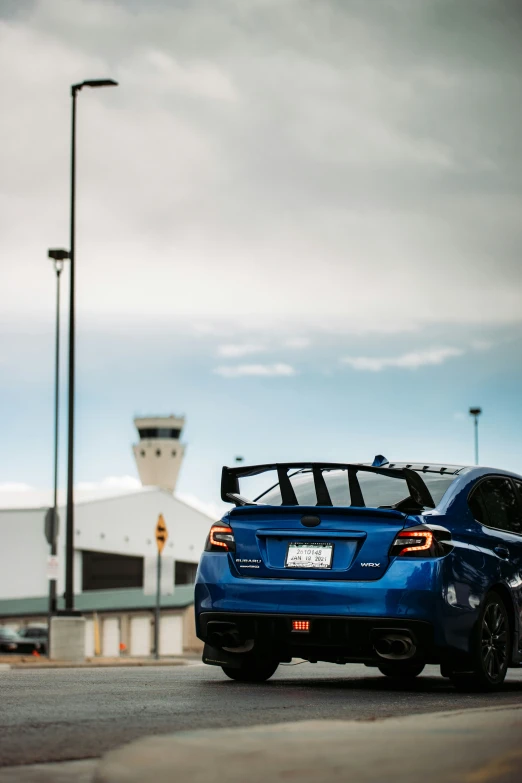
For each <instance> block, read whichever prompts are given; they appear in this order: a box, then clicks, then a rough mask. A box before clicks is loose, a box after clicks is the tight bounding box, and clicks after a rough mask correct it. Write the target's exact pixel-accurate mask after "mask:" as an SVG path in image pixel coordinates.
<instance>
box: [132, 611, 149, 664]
mask: <svg viewBox="0 0 522 783" xmlns="http://www.w3.org/2000/svg"><path fill="white" fill-rule="evenodd" d="M150 646H151V621H150V617H147V616H142V617H131V620H130V651H129V652H130V655H134V656H139V657H142V656H145V655H150Z"/></svg>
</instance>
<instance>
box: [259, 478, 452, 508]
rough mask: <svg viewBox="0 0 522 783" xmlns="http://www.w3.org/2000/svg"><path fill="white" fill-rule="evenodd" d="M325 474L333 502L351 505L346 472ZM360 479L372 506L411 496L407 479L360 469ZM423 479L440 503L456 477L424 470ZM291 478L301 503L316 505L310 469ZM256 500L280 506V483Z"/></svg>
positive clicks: (391, 503)
mask: <svg viewBox="0 0 522 783" xmlns="http://www.w3.org/2000/svg"><path fill="white" fill-rule="evenodd" d="M323 476H324V480H325V482H326V486H327V487H328V492H329V493H330V497H331V499H332V504H333V505H334V506H351V505H352V503H351V498H350V489H349V486H348V473H347V471H345V470H325V471H323ZM357 478H358V480H359V485H360V487H361V491H362V495H363V498H364V503H365V505H366V506H368V507H370V508H382V507H389V506H394V505H395V504H396V503H399V502H400V501H401V500H404V499H405V498H407V497H408V496H409V492H408V485H407V484H406V481H405V479H402V478H393V477H391V476H383V475H379V474H378V473H365V472H364V471H359V472H358V473H357ZM422 478H423V480H424V482H425V483H426V485H427V487H428V489H429V491H430V492H431V496H432V498H433V501H434V503H435V505H436V506H437V505H438V504H439V503H440V501H441V500H442V496H443V495H444V493H445V492H446V490H447V489H448V487H449V485H450V484H451V483H452V482H453V481H454V480H455V478H456V477H455V476H443V475H441V474H440V473H423V474H422ZM290 481H291V482H292V486H293V488H294V492H295V494H296V497H297V500H298V503H299V505H300V506H315V505H317V496H316V494H315V485H314V480H313V476H312V473H311V472H310V471H299V472H298V473H294V475H293V476H290ZM256 500H257V501H259V502H261V503H266V504H268V505H270V506H280V505H281V503H282V498H281V492H280V491H279V485H278V486H276V487H273V488H272V489H269V490H268V491H266V492H265V493H263V494H262V495H260V496H259V497H258V498H256Z"/></svg>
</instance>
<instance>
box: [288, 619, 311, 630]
mask: <svg viewBox="0 0 522 783" xmlns="http://www.w3.org/2000/svg"><path fill="white" fill-rule="evenodd" d="M309 630H310V620H292V631H300V632H301V633H308V631H309Z"/></svg>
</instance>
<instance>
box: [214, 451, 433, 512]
mask: <svg viewBox="0 0 522 783" xmlns="http://www.w3.org/2000/svg"><path fill="white" fill-rule="evenodd" d="M269 470H275V471H276V472H277V479H278V484H279V491H280V492H281V500H282V504H281V505H283V506H298V505H299V503H298V501H297V497H296V494H295V492H294V488H293V486H292V482H291V481H290V477H289V475H288V471H289V470H295V471H300V470H307V471H311V472H312V475H313V479H314V485H315V494H316V496H317V505H318V506H332V505H333V504H332V499H331V497H330V493H329V492H328V487H327V486H326V482H325V480H324V476H323V471H325V470H327V471H328V470H345V471H346V472H347V474H348V486H349V489H350V498H351V501H352V503H351V505H352V506H356V507H359V508H364V507H365V505H366V504H365V502H364V497H363V494H362V491H361V486H360V484H359V480H358V478H357V473H359V472H360V471H362V472H364V473H377V474H379V475H381V476H390V478H398V479H403V480H404V481H406V484H407V485H408V492H409V493H410V498H411V500H413V502H414V503H415V504H416V505H418V506H419V507H420V508H435V503H434V502H433V498H432V496H431V492H430V491H429V489H428V487H427V486H426V483H425V482H424V480H423V479H422V476H421V475H420V474H419V473H417V471H415V470H411V468H386V467H375V466H373V465H359V464H353V463H345V462H279V463H278V462H274V463H272V464H270V465H251V466H247V465H245V466H241V467H234V468H228V467H226V466H225V467H224V468H223V472H222V474H221V499H222V500H224V501H225V503H234V504H235V505H236V506H256V505H257V503H256V502H255V501H254V500H248V499H247V498H245V497H243V496H242V495H241V494H240V493H239V479H240V478H244V477H245V476H257V475H259V474H260V473H266V472H267V471H269ZM401 502H402V501H401Z"/></svg>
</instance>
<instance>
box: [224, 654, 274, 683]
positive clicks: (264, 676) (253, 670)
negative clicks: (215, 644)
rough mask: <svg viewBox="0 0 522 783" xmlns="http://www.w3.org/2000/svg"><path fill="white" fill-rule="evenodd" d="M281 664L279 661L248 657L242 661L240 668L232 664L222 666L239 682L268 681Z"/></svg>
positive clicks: (231, 677) (228, 675) (227, 673)
mask: <svg viewBox="0 0 522 783" xmlns="http://www.w3.org/2000/svg"><path fill="white" fill-rule="evenodd" d="M278 666H279V661H259V660H255V659H254V660H252V659H246V660H244V661H242V662H241V666H240V668H239V669H235V668H232V666H222V667H221V668H222V669H223V671H224V672H225V674H226V675H227V677H230V679H231V680H237V681H238V682H266V680H269V679H270V677H271V676H272V675H273V674H274V672H275V670H276V669H277V667H278Z"/></svg>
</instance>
